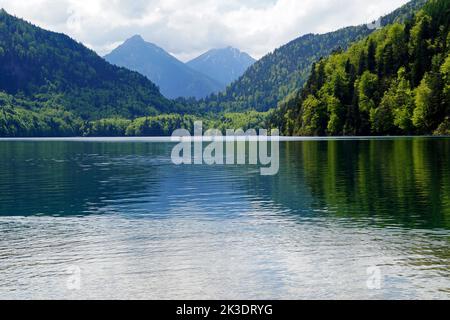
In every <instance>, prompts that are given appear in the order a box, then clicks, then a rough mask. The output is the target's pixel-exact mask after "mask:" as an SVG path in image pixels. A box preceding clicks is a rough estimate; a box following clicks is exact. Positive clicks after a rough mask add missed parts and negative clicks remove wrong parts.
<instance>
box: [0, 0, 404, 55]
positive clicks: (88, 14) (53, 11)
mask: <svg viewBox="0 0 450 320" xmlns="http://www.w3.org/2000/svg"><path fill="white" fill-rule="evenodd" d="M406 2H408V0H377V1H373V0H88V1H86V0H0V7H2V8H4V9H5V10H6V11H8V12H9V13H11V14H14V15H16V16H18V17H21V18H25V19H26V20H28V21H31V22H33V23H35V24H37V25H39V26H41V27H44V28H46V29H50V30H52V31H57V32H63V33H66V34H68V35H70V36H71V37H73V38H74V39H76V40H78V41H81V42H83V43H84V44H85V45H87V46H88V47H90V48H92V49H94V50H96V51H97V52H98V53H99V54H100V55H104V54H106V53H108V52H109V51H111V50H112V49H113V48H115V47H116V46H117V45H119V44H120V43H122V42H123V41H124V40H125V39H127V38H129V37H131V36H133V35H135V34H140V35H142V36H143V37H144V39H146V40H147V41H150V42H153V43H156V44H157V45H159V46H161V47H162V48H164V49H166V50H167V51H169V52H170V53H172V54H173V55H175V56H177V57H178V58H180V59H181V60H184V61H186V60H188V59H190V58H193V57H195V56H197V55H199V54H201V53H203V52H205V51H207V50H209V49H211V48H221V47H226V46H229V45H230V46H234V47H236V48H239V49H241V50H243V51H246V52H248V53H250V54H251V55H252V56H254V57H255V58H260V57H261V56H263V55H265V54H266V53H268V52H270V51H272V50H274V49H275V48H277V47H279V46H281V45H283V44H285V43H287V42H289V41H290V40H293V39H295V38H296V37H298V36H300V35H303V34H305V33H323V32H328V31H333V30H336V29H338V28H340V27H343V26H348V25H356V24H362V23H367V22H370V21H373V20H375V19H377V18H378V17H380V16H381V15H383V14H385V13H388V12H390V11H392V10H394V9H396V8H397V7H399V6H401V5H402V4H405V3H406Z"/></svg>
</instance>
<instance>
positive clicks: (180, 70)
mask: <svg viewBox="0 0 450 320" xmlns="http://www.w3.org/2000/svg"><path fill="white" fill-rule="evenodd" d="M104 58H105V59H106V61H108V62H110V63H112V64H114V65H117V66H120V67H125V68H127V69H130V70H133V71H136V72H139V73H140V74H142V75H144V76H146V77H147V78H148V79H150V80H151V81H153V82H154V83H156V84H157V85H158V86H159V88H160V90H161V93H162V94H163V95H164V96H165V97H167V98H170V99H175V98H179V97H184V98H190V97H194V98H197V99H198V98H203V97H206V96H208V95H210V94H211V93H214V92H219V91H220V90H221V89H222V88H223V85H222V84H221V83H220V82H218V81H216V80H214V79H212V78H210V77H208V76H206V75H204V74H202V73H200V72H198V71H195V70H193V69H191V68H189V67H188V66H186V65H185V64H184V63H183V62H181V61H179V60H178V59H176V58H175V57H174V56H172V55H171V54H169V53H168V52H166V51H165V50H164V49H162V48H160V47H158V46H157V45H155V44H153V43H150V42H146V41H145V40H144V39H143V38H142V37H141V36H139V35H136V36H133V37H132V38H130V39H128V40H126V41H125V42H124V43H123V44H122V45H120V46H119V47H117V48H116V49H114V50H113V51H112V52H111V53H109V54H108V55H106V56H105V57H104Z"/></svg>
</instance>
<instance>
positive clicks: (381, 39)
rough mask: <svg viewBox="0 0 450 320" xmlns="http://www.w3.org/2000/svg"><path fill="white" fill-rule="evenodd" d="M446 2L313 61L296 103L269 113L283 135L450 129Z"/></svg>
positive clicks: (449, 10)
mask: <svg viewBox="0 0 450 320" xmlns="http://www.w3.org/2000/svg"><path fill="white" fill-rule="evenodd" d="M449 29H450V1H448V0H430V1H429V2H428V3H427V4H426V5H425V7H424V8H423V9H422V10H420V11H419V12H418V13H417V14H416V15H415V17H414V18H413V19H410V20H408V21H406V22H405V23H394V24H392V25H389V26H387V27H385V28H383V29H381V30H378V31H376V32H375V33H373V34H371V35H370V36H368V37H367V38H366V39H364V40H362V41H359V42H358V43H356V44H354V45H352V46H351V47H350V48H349V49H348V50H347V51H345V52H344V51H342V50H338V51H336V52H334V53H333V54H332V55H331V56H330V57H328V58H324V59H321V60H320V61H319V62H317V63H315V64H314V65H313V68H312V72H311V75H310V78H309V80H308V81H307V83H306V85H305V87H304V88H303V90H302V91H301V93H300V94H299V95H298V98H297V99H296V100H295V101H290V102H289V103H286V104H284V105H283V106H282V107H280V109H279V112H276V113H272V117H273V118H272V120H271V123H272V125H276V126H279V127H281V128H282V132H283V133H284V134H286V135H396V134H399V135H403V134H431V133H435V134H449V133H450V33H449Z"/></svg>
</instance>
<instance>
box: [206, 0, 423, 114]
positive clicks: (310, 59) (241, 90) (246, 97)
mask: <svg viewBox="0 0 450 320" xmlns="http://www.w3.org/2000/svg"><path fill="white" fill-rule="evenodd" d="M425 1H426V0H413V1H411V2H410V3H408V4H406V5H405V6H403V7H402V8H400V9H398V10H396V11H394V12H393V13H391V14H389V15H387V16H385V17H383V18H382V19H381V24H382V25H387V24H389V23H392V22H394V21H398V20H403V19H405V18H407V17H410V16H411V15H412V14H413V12H415V11H416V10H417V9H418V8H419V7H421V6H422V5H423V4H424V2H425ZM373 31H374V30H373V29H370V28H368V27H367V26H356V27H348V28H344V29H340V30H337V31H335V32H330V33H327V34H321V35H317V34H307V35H305V36H302V37H300V38H298V39H296V40H294V41H292V42H290V43H288V44H286V45H284V46H282V47H281V48H279V49H277V50H275V51H274V52H273V53H270V54H268V55H266V56H265V57H263V58H262V59H261V60H259V61H258V62H256V63H255V64H254V65H253V66H251V67H250V68H249V69H248V70H247V72H245V74H244V75H243V76H242V77H241V78H240V79H239V80H237V81H236V82H234V83H232V84H231V85H230V86H229V87H228V88H227V89H226V91H225V92H222V93H219V94H218V95H213V96H211V97H209V98H207V99H205V101H203V102H202V103H201V106H202V107H203V108H205V109H207V110H233V111H241V110H248V109H255V110H258V111H266V110H269V109H271V108H275V107H276V106H277V104H278V103H279V102H280V101H283V100H284V99H285V98H286V97H287V96H289V95H290V94H292V93H293V92H295V91H296V90H298V89H299V88H302V87H303V85H304V83H305V82H306V80H307V79H308V76H309V73H310V71H311V65H312V64H313V63H314V62H316V61H317V60H319V59H320V58H321V57H325V56H328V55H330V54H331V53H332V52H333V51H334V50H336V49H338V48H341V49H347V48H348V47H349V45H350V44H351V43H353V42H355V41H357V40H360V39H362V38H364V37H366V36H367V35H369V34H370V33H372V32H373Z"/></svg>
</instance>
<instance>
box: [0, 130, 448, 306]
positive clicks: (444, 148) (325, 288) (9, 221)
mask: <svg viewBox="0 0 450 320" xmlns="http://www.w3.org/2000/svg"><path fill="white" fill-rule="evenodd" d="M172 146H173V145H172V144H169V143H145V142H133V143H128V142H114V143H107V142H101V141H97V142H89V143H87V142H80V141H73V142H63V141H61V142H33V141H27V142H17V141H16V142H0V151H1V152H0V298H5V297H6V298H113V299H114V298H125V299H126V298H137V299H139V298H146V299H152V298H160V299H164V298H166V299H167V298H202V299H203V298H210V299H214V298H216V299H226V298H242V299H251V298H254V299H261V298H275V299H276V298H286V299H299V298H300V299H302V298H388V299H397V298H448V297H449V296H450V291H449V288H450V280H449V279H450V250H449V241H450V231H449V227H450V224H449V223H450V221H449V219H450V199H449V197H450V190H449V188H450V181H449V179H450V161H449V160H450V159H449V157H450V152H449V151H450V150H449V148H450V140H449V139H393V140H385V139H383V140H358V141H348V140H346V141H302V142H285V143H282V144H281V152H280V153H281V159H280V160H281V169H280V173H279V175H277V176H275V177H262V176H260V175H259V168H258V167H256V166H212V167H210V166H180V167H177V166H174V165H172V164H171V161H170V158H169V157H170V151H171V148H172ZM73 265H75V266H79V267H80V269H81V270H82V286H81V290H79V291H72V290H68V288H67V279H68V274H67V268H68V267H70V266H73ZM372 266H378V267H380V268H381V270H382V274H383V286H382V289H381V290H369V289H368V288H367V285H366V281H367V277H368V275H367V273H366V271H367V268H368V267H372Z"/></svg>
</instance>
